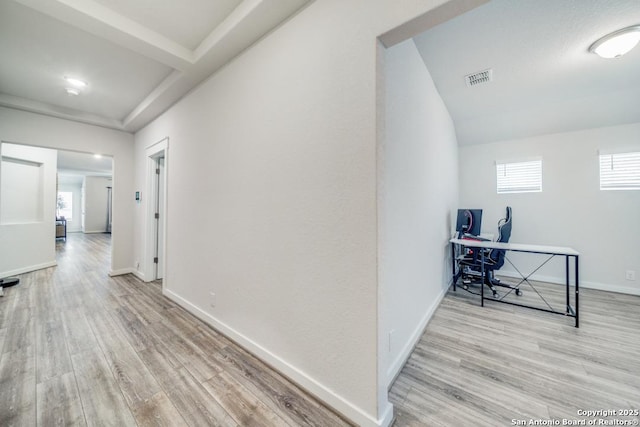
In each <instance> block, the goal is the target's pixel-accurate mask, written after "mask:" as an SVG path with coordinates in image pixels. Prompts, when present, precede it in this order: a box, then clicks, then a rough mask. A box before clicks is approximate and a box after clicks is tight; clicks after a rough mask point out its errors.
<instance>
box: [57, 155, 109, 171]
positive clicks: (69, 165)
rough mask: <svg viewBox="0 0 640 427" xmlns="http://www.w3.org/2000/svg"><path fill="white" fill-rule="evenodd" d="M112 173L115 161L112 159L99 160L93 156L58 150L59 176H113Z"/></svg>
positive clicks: (101, 158)
mask: <svg viewBox="0 0 640 427" xmlns="http://www.w3.org/2000/svg"><path fill="white" fill-rule="evenodd" d="M112 171H113V159H112V158H111V157H106V156H105V157H100V158H97V157H95V156H94V155H93V154H86V153H77V152H74V151H66V150H58V175H59V176H65V177H67V176H69V175H71V176H83V175H92V176H111V175H112Z"/></svg>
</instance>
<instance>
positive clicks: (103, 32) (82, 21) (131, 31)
mask: <svg viewBox="0 0 640 427" xmlns="http://www.w3.org/2000/svg"><path fill="white" fill-rule="evenodd" d="M15 1H16V2H18V3H21V4H23V5H25V6H27V7H30V8H31V9H34V10H36V11H38V12H40V13H43V14H46V15H49V16H51V17H53V18H55V19H57V20H59V21H62V22H64V23H66V24H69V25H72V26H74V27H76V28H80V29H81V30H84V31H86V32H88V33H90V34H93V35H96V36H98V37H101V38H103V39H106V40H109V41H111V42H112V43H115V44H117V45H119V46H122V47H125V48H127V49H129V50H132V51H134V52H136V53H139V54H140V55H143V56H146V57H147V58H151V59H153V60H156V61H158V62H160V63H162V64H164V65H167V66H169V67H171V68H174V69H176V70H184V69H187V68H189V67H190V66H191V65H192V64H193V63H194V54H193V52H192V51H191V50H189V49H187V48H185V47H184V46H182V45H180V44H178V43H176V42H174V41H173V40H171V39H169V38H167V37H165V36H163V35H162V34H159V33H157V32H155V31H152V30H150V29H149V28H147V27H145V26H143V25H141V24H139V23H137V22H135V21H133V20H131V19H129V18H127V17H124V16H122V15H120V14H118V13H116V12H114V11H113V10H111V9H109V8H107V7H104V6H102V5H101V4H99V3H96V2H95V1H93V0H15Z"/></svg>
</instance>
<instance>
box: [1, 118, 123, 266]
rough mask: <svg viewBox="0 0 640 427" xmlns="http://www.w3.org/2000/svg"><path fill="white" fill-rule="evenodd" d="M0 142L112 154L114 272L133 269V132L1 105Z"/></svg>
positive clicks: (112, 259)
mask: <svg viewBox="0 0 640 427" xmlns="http://www.w3.org/2000/svg"><path fill="white" fill-rule="evenodd" d="M0 141H5V142H13V143H18V144H24V145H33V146H38V147H46V148H54V149H63V150H71V151H79V152H83V153H101V154H103V155H109V156H112V157H113V159H114V161H113V187H114V189H113V233H112V240H111V243H112V257H111V268H112V270H111V274H122V273H128V272H131V271H133V261H132V260H133V234H134V228H133V221H132V218H133V216H134V211H133V206H134V192H133V165H134V159H133V135H132V134H129V133H126V132H120V131H116V130H111V129H105V128H102V127H98V126H92V125H87V124H83V123H77V122H71V121H68V120H62V119H57V118H54V117H48V116H43V115H40V114H34V113H28V112H25V111H19V110H14V109H11V108H5V107H0ZM2 253H4V250H3V251H2Z"/></svg>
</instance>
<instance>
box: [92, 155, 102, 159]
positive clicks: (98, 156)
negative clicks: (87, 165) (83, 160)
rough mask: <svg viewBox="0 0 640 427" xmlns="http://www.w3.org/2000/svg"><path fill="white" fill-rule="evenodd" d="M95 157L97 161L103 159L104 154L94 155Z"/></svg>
mask: <svg viewBox="0 0 640 427" xmlns="http://www.w3.org/2000/svg"><path fill="white" fill-rule="evenodd" d="M93 157H95V158H96V159H101V158H102V154H94V155H93Z"/></svg>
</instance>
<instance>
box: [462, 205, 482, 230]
mask: <svg viewBox="0 0 640 427" xmlns="http://www.w3.org/2000/svg"><path fill="white" fill-rule="evenodd" d="M481 226H482V209H458V220H457V221H456V231H457V232H458V233H462V234H471V235H473V236H479V235H480V227H481Z"/></svg>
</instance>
